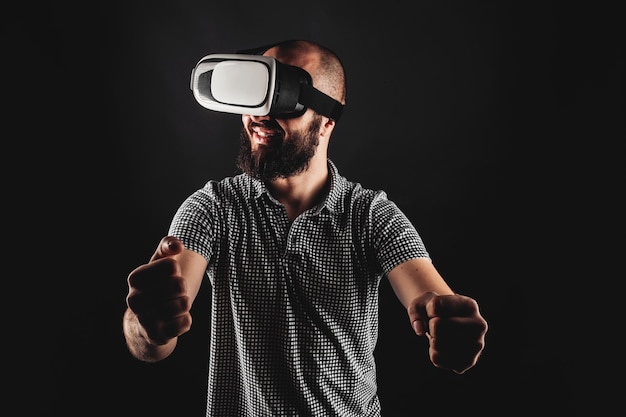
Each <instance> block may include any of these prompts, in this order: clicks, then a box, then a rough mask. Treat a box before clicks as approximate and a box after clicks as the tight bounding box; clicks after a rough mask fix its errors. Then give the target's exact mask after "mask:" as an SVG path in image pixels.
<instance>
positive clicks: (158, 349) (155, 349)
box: [122, 309, 178, 362]
mask: <svg viewBox="0 0 626 417" xmlns="http://www.w3.org/2000/svg"><path fill="white" fill-rule="evenodd" d="M122 327H123V330H124V338H125V339H126V346H127V347H128V350H129V351H130V353H131V355H133V356H134V357H135V358H137V359H139V360H140V361H144V362H157V361H160V360H163V359H165V358H167V357H168V356H169V355H170V354H171V353H172V352H173V351H174V348H175V347H176V343H177V342H178V338H176V337H175V338H173V339H171V340H170V341H169V342H167V343H166V344H164V345H157V344H155V343H154V342H152V341H150V340H149V339H148V338H147V337H146V335H145V332H144V330H143V328H142V327H141V324H140V323H139V321H138V320H137V316H135V313H133V312H132V311H131V310H130V309H126V312H125V313H124V319H123V326H122Z"/></svg>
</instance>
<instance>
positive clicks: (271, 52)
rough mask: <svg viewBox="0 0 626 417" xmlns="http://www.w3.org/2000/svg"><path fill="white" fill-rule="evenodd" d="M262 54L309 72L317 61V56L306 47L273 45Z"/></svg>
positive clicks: (313, 68)
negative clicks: (288, 47) (296, 47)
mask: <svg viewBox="0 0 626 417" xmlns="http://www.w3.org/2000/svg"><path fill="white" fill-rule="evenodd" d="M263 55H265V56H271V57H274V58H276V59H277V60H278V61H279V62H281V63H283V64H287V65H293V66H294V67H300V68H302V69H304V70H306V71H307V72H309V73H310V74H312V72H313V70H315V68H316V66H317V63H318V62H319V57H317V56H316V55H315V54H312V53H311V51H307V50H306V49H284V48H283V49H281V48H279V47H277V46H275V47H273V48H270V49H268V50H267V51H265V53H264V54H263Z"/></svg>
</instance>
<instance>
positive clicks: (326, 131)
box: [320, 117, 335, 139]
mask: <svg viewBox="0 0 626 417" xmlns="http://www.w3.org/2000/svg"><path fill="white" fill-rule="evenodd" d="M324 120H325V121H324V123H322V126H321V127H320V136H322V137H323V138H326V139H329V138H330V135H331V134H332V133H333V129H334V128H335V121H334V120H333V119H330V118H328V117H324Z"/></svg>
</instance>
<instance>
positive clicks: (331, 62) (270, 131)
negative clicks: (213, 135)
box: [237, 41, 346, 181]
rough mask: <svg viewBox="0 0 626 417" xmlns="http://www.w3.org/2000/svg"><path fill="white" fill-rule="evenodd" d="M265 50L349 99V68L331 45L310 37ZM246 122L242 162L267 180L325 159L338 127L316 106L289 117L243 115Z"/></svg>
mask: <svg viewBox="0 0 626 417" xmlns="http://www.w3.org/2000/svg"><path fill="white" fill-rule="evenodd" d="M263 55H266V56H271V57H274V58H276V60H278V61H279V62H281V63H283V64H287V65H293V66H296V67H300V68H302V69H304V70H305V71H307V72H308V73H309V74H310V75H311V78H312V81H313V86H314V87H315V88H317V89H318V90H320V91H322V92H323V93H326V94H327V95H329V96H330V97H332V98H334V99H335V100H337V101H339V102H340V103H342V104H345V100H346V82H345V73H344V69H343V66H342V64H341V62H340V60H339V58H338V57H337V56H336V55H335V54H334V53H333V52H332V51H330V50H329V49H327V48H325V47H322V46H320V45H318V44H315V43H312V42H309V41H286V42H282V43H279V44H277V45H274V46H272V47H271V48H269V49H268V50H267V51H265V53H264V54H263ZM242 124H243V126H242V130H241V150H240V153H239V156H238V158H237V165H238V167H239V168H240V169H241V170H242V171H243V172H246V173H248V174H250V175H252V176H254V177H256V178H259V179H262V180H267V181H271V180H274V179H276V178H286V177H289V176H291V175H296V174H299V173H301V172H302V171H304V170H306V169H307V168H308V167H309V164H310V162H311V160H312V159H313V158H317V159H318V160H320V161H321V160H323V161H324V163H325V161H326V152H327V149H328V140H329V139H330V136H331V133H332V131H333V129H334V127H335V121H334V120H332V119H330V118H328V117H326V116H322V115H320V114H318V113H316V112H315V111H313V110H312V109H307V111H306V112H304V114H302V115H301V116H299V117H294V118H285V119H283V118H275V117H270V116H251V115H243V116H242Z"/></svg>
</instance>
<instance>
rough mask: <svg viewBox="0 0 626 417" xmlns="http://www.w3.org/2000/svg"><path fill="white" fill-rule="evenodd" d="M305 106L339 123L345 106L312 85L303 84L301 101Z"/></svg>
mask: <svg viewBox="0 0 626 417" xmlns="http://www.w3.org/2000/svg"><path fill="white" fill-rule="evenodd" d="M298 101H299V102H300V103H301V104H302V105H303V106H305V107H309V108H311V109H313V110H315V111H316V112H318V113H319V114H321V115H323V116H326V117H330V118H331V119H333V120H334V121H339V118H340V117H341V113H343V104H341V103H340V102H338V101H337V100H335V99H334V98H332V97H330V96H328V95H326V94H324V93H322V92H321V91H320V90H318V89H317V88H315V87H313V86H312V85H310V84H301V88H300V100H298Z"/></svg>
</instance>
